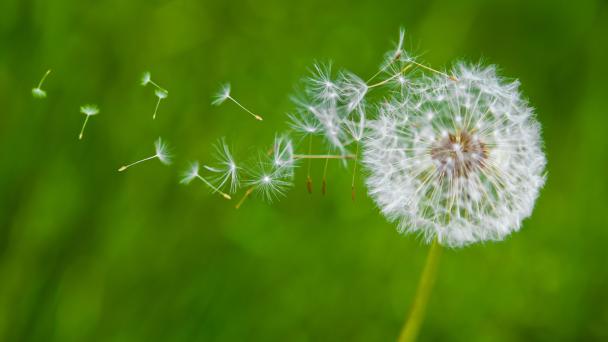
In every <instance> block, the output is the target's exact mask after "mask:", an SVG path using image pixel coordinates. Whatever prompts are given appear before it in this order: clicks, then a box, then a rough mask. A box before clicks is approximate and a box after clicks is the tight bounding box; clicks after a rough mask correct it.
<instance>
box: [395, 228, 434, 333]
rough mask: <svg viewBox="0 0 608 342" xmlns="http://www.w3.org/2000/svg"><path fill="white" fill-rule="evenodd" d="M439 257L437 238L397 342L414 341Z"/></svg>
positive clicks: (429, 293)
mask: <svg viewBox="0 0 608 342" xmlns="http://www.w3.org/2000/svg"><path fill="white" fill-rule="evenodd" d="M440 256H441V246H440V245H439V243H438V242H437V238H435V239H434V240H433V243H432V244H431V248H430V250H429V254H428V255H427V258H426V264H425V265H424V269H423V270H422V275H421V276H420V280H419V283H418V289H417V290H416V296H415V297H414V302H413V303H412V307H411V309H410V312H409V316H408V319H407V321H406V322H405V324H404V325H403V328H402V329H401V334H400V335H399V339H398V340H397V341H398V342H413V341H416V338H417V336H418V332H419V331H420V326H421V325H422V321H423V320H424V314H425V311H426V306H427V303H428V301H429V297H430V295H431V291H432V289H433V284H434V283H435V278H436V276H437V268H438V265H439V257H440Z"/></svg>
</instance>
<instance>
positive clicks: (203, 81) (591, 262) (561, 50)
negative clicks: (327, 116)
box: [0, 0, 608, 341]
mask: <svg viewBox="0 0 608 342" xmlns="http://www.w3.org/2000/svg"><path fill="white" fill-rule="evenodd" d="M401 26H402V27H404V28H406V29H407V32H408V37H407V39H408V40H407V43H406V46H408V47H410V48H411V49H412V50H413V51H415V52H417V53H421V54H423V59H424V60H425V61H426V62H428V63H429V64H430V65H433V66H436V67H440V68H441V67H445V66H448V65H449V64H450V63H451V62H452V61H454V60H456V59H461V58H464V59H466V60H470V61H479V60H483V61H484V62H485V63H496V64H498V65H500V67H501V70H502V74H504V75H506V76H509V77H514V78H519V79H520V80H521V82H522V89H523V91H524V92H525V94H526V96H527V97H528V98H529V99H530V102H531V103H532V105H533V106H535V107H536V108H537V113H538V119H539V120H540V121H541V123H542V125H543V129H544V132H543V135H544V140H545V144H546V153H547V156H548V161H549V163H548V173H549V178H548V182H547V185H546V187H545V188H544V190H543V191H542V194H541V196H540V198H539V200H538V202H537V206H536V209H535V212H534V214H533V216H532V217H531V218H530V219H528V220H526V221H525V223H524V227H523V229H522V230H521V231H520V232H518V233H516V234H514V235H512V236H511V237H510V238H508V239H507V240H506V241H503V242H500V243H487V244H480V245H475V246H472V247H468V248H465V249H461V250H449V251H446V252H445V253H444V254H443V256H442V260H441V266H440V270H439V279H438V282H437V284H436V288H435V292H434V293H433V296H432V298H431V301H430V304H429V308H428V315H427V320H426V321H425V323H424V325H423V327H422V331H421V336H420V341H566V340H577V341H597V340H607V339H608V291H607V288H608V263H607V262H608V257H607V255H608V253H607V248H608V247H607V242H608V219H607V217H608V213H607V209H608V205H607V204H608V201H607V198H608V181H607V174H608V171H607V166H608V143H607V142H608V134H607V131H608V115H607V114H608V113H607V112H606V108H607V101H606V98H607V97H608V86H607V85H606V84H607V80H608V73H607V72H606V65H605V64H606V60H608V46H607V44H606V37H608V5H607V3H606V1H526V0H519V1H485V0H463V1H454V2H451V1H403V0H399V1H384V2H381V1H367V2H355V1H343V0H335V1H326V0H309V1H303V2H296V1H292V2H287V1H262V0H255V1H254V0H251V1H214V2H213V1H195V0H162V1H161V0H154V1H144V0H138V1H124V0H101V1H77V0H52V1H43V0H2V1H1V2H0V341H392V340H394V339H395V338H396V336H397V335H398V332H399V330H400V327H401V325H402V323H403V320H404V318H405V315H406V313H407V310H408V307H409V305H410V304H411V301H412V296H413V294H414V291H415V288H416V285H417V281H418V276H419V274H420V271H421V269H422V266H423V264H424V259H425V256H426V253H427V251H428V246H425V245H423V244H422V243H421V242H420V241H419V240H418V239H417V238H415V237H409V236H400V235H399V234H397V232H396V231H395V227H394V226H393V225H392V224H390V223H388V222H386V220H385V219H384V218H383V217H382V216H381V215H380V214H379V213H378V211H377V209H376V208H375V207H374V205H373V203H372V202H371V201H370V200H369V199H368V198H366V197H365V195H364V192H365V189H364V186H363V184H362V181H361V180H359V182H358V185H357V187H358V189H359V193H358V197H357V199H356V201H355V202H352V201H351V200H350V184H349V183H350V178H349V175H348V172H347V171H344V170H343V169H341V168H340V167H339V165H338V164H331V165H330V170H329V183H328V186H329V192H328V194H327V196H325V197H323V196H321V194H320V191H319V186H320V181H319V180H320V175H321V173H322V163H315V164H313V180H314V181H315V193H314V194H312V195H309V194H307V192H306V189H305V186H304V182H305V175H304V173H303V172H300V173H299V174H298V176H297V179H296V182H297V185H296V187H295V188H294V189H293V190H292V191H291V192H290V193H289V196H288V197H287V198H285V199H283V200H281V201H280V202H277V203H273V204H271V205H269V204H266V203H264V202H262V201H260V200H251V201H248V202H247V203H246V204H245V205H244V206H243V207H242V208H241V209H240V210H238V211H237V210H235V209H234V208H233V204H234V203H230V202H227V201H225V200H223V199H221V198H219V197H218V196H215V195H211V194H209V192H208V190H207V189H206V188H204V187H203V185H202V184H199V183H194V184H191V185H190V186H187V187H186V186H182V185H179V184H178V180H179V174H180V172H181V170H182V169H183V168H184V167H185V166H186V165H187V161H189V160H193V159H199V160H201V161H202V162H208V161H209V159H210V158H211V155H212V152H213V151H212V147H211V146H212V144H213V143H214V142H215V141H217V139H219V138H220V137H226V138H227V139H228V141H230V142H231V144H232V146H234V148H235V150H236V155H237V158H239V159H241V160H242V159H246V158H247V157H248V156H249V155H251V154H252V153H255V152H254V151H257V149H258V148H260V147H264V146H267V144H270V143H271V141H272V138H273V135H274V132H275V131H279V130H282V129H284V128H285V127H286V124H285V115H284V114H285V112H287V111H289V110H291V109H293V105H292V103H291V102H290V99H289V95H290V94H292V93H293V91H294V84H297V82H298V80H299V79H300V78H301V77H302V76H304V75H305V74H306V73H307V69H308V68H309V67H310V66H311V64H312V63H313V62H314V61H315V60H320V61H327V60H332V61H333V62H334V65H335V66H336V67H341V68H347V69H350V70H352V71H354V72H356V73H358V74H361V75H371V74H373V73H374V72H375V71H376V70H377V67H378V64H379V62H380V60H381V57H382V55H383V53H384V52H385V50H387V49H389V48H390V46H391V44H390V43H391V41H394V40H396V38H397V32H398V28H399V27H401ZM49 68H51V69H53V73H52V74H51V75H50V76H49V78H48V80H47V82H46V83H45V86H44V88H45V89H46V90H47V91H48V98H47V99H45V100H37V99H33V98H32V96H31V94H30V90H31V88H32V87H33V86H35V85H36V83H37V82H38V80H39V79H40V77H41V76H42V74H43V73H44V71H45V70H46V69H49ZM145 70H150V71H151V72H152V76H153V79H154V80H155V81H157V82H158V83H160V84H161V85H163V86H164V87H166V88H167V89H169V92H170V93H169V97H168V99H167V100H166V101H164V102H163V103H162V104H161V106H160V110H159V115H158V118H157V119H156V120H155V121H152V120H151V114H152V110H153V108H154V104H155V100H156V98H155V97H154V95H153V92H152V90H151V88H143V87H141V86H140V85H139V77H140V76H141V74H142V72H143V71H145ZM225 81H230V82H232V84H233V94H234V96H235V97H237V98H239V99H240V100H241V101H242V102H243V103H246V104H247V105H249V106H250V107H251V108H253V109H254V110H256V111H257V112H259V113H260V114H262V115H263V116H264V117H265V121H264V122H263V123H259V122H256V121H255V120H252V119H251V118H249V117H247V116H246V114H244V113H243V112H241V111H239V110H238V109H237V108H236V107H235V106H233V105H231V104H226V105H223V106H221V107H212V106H211V105H210V97H211V95H212V93H213V92H214V91H215V90H217V88H218V86H219V84H220V83H221V82H225ZM89 102H92V103H97V104H98V105H99V106H100V108H101V114H100V115H98V116H96V117H93V118H92V119H91V120H90V121H89V125H88V127H87V130H86V133H85V138H84V140H83V141H78V140H77V134H78V131H79V129H80V125H81V124H82V120H83V116H82V114H80V113H79V112H78V108H79V106H80V105H82V104H84V103H89ZM158 136H162V137H164V138H166V139H167V140H168V141H169V142H170V143H171V146H172V147H173V151H174V152H175V153H176V155H177V157H176V162H175V164H174V165H172V166H170V167H167V166H163V165H161V164H160V163H158V162H157V161H153V162H149V163H146V164H142V165H140V166H139V167H136V168H133V169H130V170H129V171H127V172H125V173H118V172H116V169H117V168H118V167H119V166H120V165H123V164H124V163H125V162H128V161H132V160H135V159H137V158H138V157H144V156H146V155H150V154H152V153H153V145H152V144H153V141H154V139H155V138H156V137H158Z"/></svg>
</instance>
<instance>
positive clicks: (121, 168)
mask: <svg viewBox="0 0 608 342" xmlns="http://www.w3.org/2000/svg"><path fill="white" fill-rule="evenodd" d="M156 157H158V155H156V154H155V155H153V156H152V157H148V158H144V159H142V160H138V161H136V162H134V163H131V164H128V165H124V166H121V167H120V169H118V172H122V171H124V170H126V169H128V168H130V167H131V166H133V165H137V164H139V163H142V162H145V161H146V160H150V159H154V158H156Z"/></svg>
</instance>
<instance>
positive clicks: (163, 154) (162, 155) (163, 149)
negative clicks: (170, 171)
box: [118, 137, 171, 172]
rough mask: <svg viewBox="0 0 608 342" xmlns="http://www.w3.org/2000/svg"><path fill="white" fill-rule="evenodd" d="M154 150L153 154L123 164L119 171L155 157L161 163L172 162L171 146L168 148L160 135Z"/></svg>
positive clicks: (167, 163)
mask: <svg viewBox="0 0 608 342" xmlns="http://www.w3.org/2000/svg"><path fill="white" fill-rule="evenodd" d="M154 152H155V153H154V155H153V156H150V157H148V158H144V159H141V160H138V161H136V162H133V163H131V164H128V165H124V166H121V167H120V168H119V169H118V172H122V171H124V170H126V169H128V168H129V167H131V166H133V165H136V164H139V163H141V162H145V161H147V160H150V159H154V158H157V159H158V160H159V161H160V162H161V163H163V164H165V165H169V164H171V154H170V153H169V148H168V146H167V144H166V143H165V142H164V141H163V140H162V139H161V138H160V137H159V138H158V139H156V141H155V142H154Z"/></svg>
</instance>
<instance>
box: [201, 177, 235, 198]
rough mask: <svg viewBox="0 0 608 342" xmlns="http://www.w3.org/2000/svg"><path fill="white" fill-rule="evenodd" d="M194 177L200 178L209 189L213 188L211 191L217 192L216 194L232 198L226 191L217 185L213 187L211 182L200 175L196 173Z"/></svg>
mask: <svg viewBox="0 0 608 342" xmlns="http://www.w3.org/2000/svg"><path fill="white" fill-rule="evenodd" d="M196 177H197V178H198V179H200V180H201V181H203V183H205V185H207V186H208V187H210V188H211V189H213V192H217V193H218V194H220V195H222V197H224V198H225V199H227V200H229V199H232V197H230V195H228V194H227V193H225V192H223V191H222V190H220V189H218V188H217V187H215V186H214V185H213V184H211V183H210V182H209V181H207V180H206V179H205V178H203V177H201V175H196Z"/></svg>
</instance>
